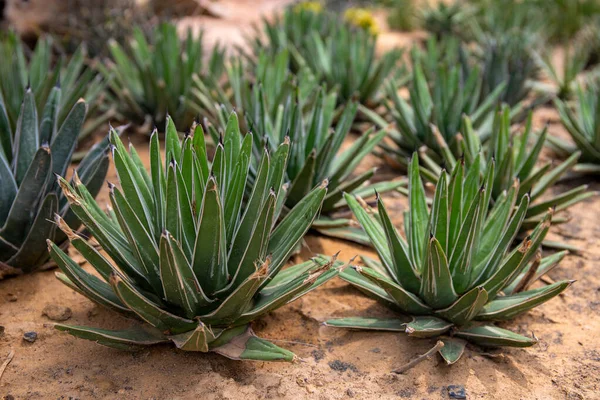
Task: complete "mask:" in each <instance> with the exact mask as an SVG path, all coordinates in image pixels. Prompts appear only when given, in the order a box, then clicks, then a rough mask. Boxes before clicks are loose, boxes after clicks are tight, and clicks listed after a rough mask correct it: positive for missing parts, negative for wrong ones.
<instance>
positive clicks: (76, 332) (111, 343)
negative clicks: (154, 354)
mask: <svg viewBox="0 0 600 400" xmlns="http://www.w3.org/2000/svg"><path fill="white" fill-rule="evenodd" d="M54 328H56V329H58V330H59V331H63V332H67V333H69V334H71V335H73V336H75V337H79V338H82V339H87V340H92V341H94V342H96V343H98V344H101V345H103V346H108V347H114V348H116V349H120V350H135V349H137V348H139V347H140V346H150V345H155V344H160V343H167V342H169V339H167V338H166V337H165V336H164V335H162V334H161V333H160V332H159V331H157V330H150V329H148V328H141V327H136V328H131V329H127V330H120V331H117V330H107V329H100V328H90V327H87V326H72V325H63V324H56V325H54Z"/></svg>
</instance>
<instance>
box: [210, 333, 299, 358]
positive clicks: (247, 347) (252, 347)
mask: <svg viewBox="0 0 600 400" xmlns="http://www.w3.org/2000/svg"><path fill="white" fill-rule="evenodd" d="M211 351H213V352H215V353H219V354H221V355H223V356H225V357H227V358H231V359H232V360H255V361H288V362H291V361H295V360H296V359H297V357H296V355H295V354H294V353H292V352H291V351H288V350H285V349H282V348H281V347H278V346H275V345H274V344H273V343H271V342H269V341H267V340H264V339H260V338H258V337H256V336H255V335H254V332H253V331H252V329H251V328H250V327H248V328H247V329H246V330H245V332H243V333H242V334H240V335H238V336H235V337H233V338H232V339H230V340H229V341H228V342H227V343H225V344H223V345H221V346H219V347H215V348H211Z"/></svg>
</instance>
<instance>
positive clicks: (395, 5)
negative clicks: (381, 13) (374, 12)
mask: <svg viewBox="0 0 600 400" xmlns="http://www.w3.org/2000/svg"><path fill="white" fill-rule="evenodd" d="M381 3H383V5H384V6H385V7H386V11H387V13H388V16H387V24H388V26H389V27H390V28H391V29H394V30H398V31H405V32H410V31H413V30H415V29H417V28H418V27H419V26H420V25H421V21H420V20H419V16H420V15H419V6H418V5H417V4H415V0H386V1H383V2H381Z"/></svg>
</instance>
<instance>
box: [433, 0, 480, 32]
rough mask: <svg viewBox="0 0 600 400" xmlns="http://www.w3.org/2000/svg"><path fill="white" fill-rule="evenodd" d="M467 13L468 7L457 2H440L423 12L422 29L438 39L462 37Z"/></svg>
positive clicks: (467, 16)
mask: <svg viewBox="0 0 600 400" xmlns="http://www.w3.org/2000/svg"><path fill="white" fill-rule="evenodd" d="M468 12H469V9H468V7H467V6H466V5H465V4H463V3H460V2H458V1H456V2H454V3H450V4H447V3H445V2H443V1H440V2H438V3H437V4H436V5H433V6H429V7H426V8H425V9H424V10H423V28H425V30H426V31H428V32H430V33H432V34H433V35H434V36H435V37H437V38H438V39H441V38H444V37H447V36H448V35H456V36H460V35H463V34H465V32H464V30H465V25H466V22H465V20H466V19H467V18H469V13H468Z"/></svg>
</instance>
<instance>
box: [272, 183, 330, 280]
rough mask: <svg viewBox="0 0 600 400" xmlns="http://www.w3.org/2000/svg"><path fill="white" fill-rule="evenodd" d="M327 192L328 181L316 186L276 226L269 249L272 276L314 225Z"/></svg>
mask: <svg viewBox="0 0 600 400" xmlns="http://www.w3.org/2000/svg"><path fill="white" fill-rule="evenodd" d="M326 194H327V181H325V182H323V183H322V184H321V185H319V186H317V187H316V188H314V189H313V190H312V191H311V192H310V193H309V194H308V195H307V196H306V197H304V198H303V199H302V201H300V202H299V203H298V204H296V205H295V206H294V208H292V210H291V211H290V212H289V213H288V214H287V215H286V216H285V218H284V219H283V220H282V221H281V222H280V223H279V224H278V225H277V226H276V227H275V229H274V230H273V232H272V233H271V240H270V241H269V246H268V250H267V254H271V255H272V260H271V266H270V268H269V277H270V278H272V277H273V276H274V275H276V274H277V272H279V270H280V269H281V267H282V266H283V263H284V262H285V261H286V260H287V259H288V257H289V256H290V254H291V253H292V251H293V250H294V248H295V246H296V245H297V244H298V243H299V242H300V240H301V239H302V238H303V237H304V235H305V234H306V232H307V231H308V229H309V228H310V227H311V226H312V224H313V222H314V220H315V218H316V217H317V214H318V213H319V211H320V209H321V204H322V203H323V199H324V198H325V195H326ZM267 282H268V281H267Z"/></svg>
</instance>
